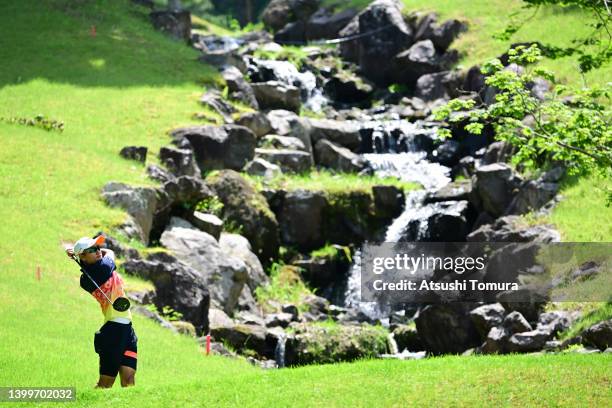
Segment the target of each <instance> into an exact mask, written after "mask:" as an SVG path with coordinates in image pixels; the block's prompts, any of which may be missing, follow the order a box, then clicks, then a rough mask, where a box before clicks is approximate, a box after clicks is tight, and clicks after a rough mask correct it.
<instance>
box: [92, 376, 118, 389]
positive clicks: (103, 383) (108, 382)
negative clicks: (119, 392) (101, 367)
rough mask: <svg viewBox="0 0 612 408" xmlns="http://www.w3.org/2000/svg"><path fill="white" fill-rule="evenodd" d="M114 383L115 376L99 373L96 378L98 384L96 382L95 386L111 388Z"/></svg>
mask: <svg viewBox="0 0 612 408" xmlns="http://www.w3.org/2000/svg"><path fill="white" fill-rule="evenodd" d="M114 383H115V377H111V376H109V375H102V374H100V379H99V380H98V384H96V388H111V387H112V386H113V384H114Z"/></svg>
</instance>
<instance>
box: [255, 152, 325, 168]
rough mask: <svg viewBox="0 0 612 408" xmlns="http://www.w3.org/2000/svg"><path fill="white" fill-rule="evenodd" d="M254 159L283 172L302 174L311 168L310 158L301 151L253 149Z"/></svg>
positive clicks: (308, 154)
mask: <svg viewBox="0 0 612 408" xmlns="http://www.w3.org/2000/svg"><path fill="white" fill-rule="evenodd" d="M255 154H256V157H258V158H261V159H264V160H266V161H268V162H270V163H274V164H276V165H278V166H279V167H280V168H281V170H282V171H283V172H292V173H304V172H306V171H308V169H310V167H311V166H312V163H313V161H312V156H311V155H310V153H308V152H305V151H303V150H292V149H255Z"/></svg>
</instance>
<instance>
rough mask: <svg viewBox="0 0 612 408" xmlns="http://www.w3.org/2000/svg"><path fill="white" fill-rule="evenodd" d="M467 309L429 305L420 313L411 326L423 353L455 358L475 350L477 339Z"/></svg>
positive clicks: (467, 307) (461, 304)
mask: <svg viewBox="0 0 612 408" xmlns="http://www.w3.org/2000/svg"><path fill="white" fill-rule="evenodd" d="M470 306H471V305H469V304H463V303H453V304H433V305H429V306H425V307H424V308H423V309H421V310H420V311H419V315H418V316H417V318H416V319H415V323H416V328H417V332H418V333H419V337H420V339H421V341H422V342H423V345H424V346H425V349H426V350H427V351H429V352H430V353H432V354H445V353H453V354H459V353H463V352H464V351H465V350H467V349H469V348H472V347H476V346H479V345H480V344H481V342H480V336H479V334H478V330H477V329H476V326H475V325H474V323H473V322H472V319H470V315H469V310H470ZM471 307H473V306H471Z"/></svg>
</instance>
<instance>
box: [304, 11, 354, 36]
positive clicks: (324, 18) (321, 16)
mask: <svg viewBox="0 0 612 408" xmlns="http://www.w3.org/2000/svg"><path fill="white" fill-rule="evenodd" d="M356 15H357V11H356V10H355V9H353V8H348V9H346V10H342V11H340V12H338V13H335V14H334V13H332V12H331V11H330V10H328V9H326V8H324V7H322V8H320V9H319V10H317V11H316V12H315V13H314V14H313V15H312V16H310V19H309V20H308V23H307V26H306V40H307V41H312V40H320V39H325V38H328V39H332V38H338V36H339V33H340V30H342V29H343V28H344V27H345V26H346V25H347V24H348V23H349V22H350V21H351V20H352V19H353V18H354V17H355V16H356Z"/></svg>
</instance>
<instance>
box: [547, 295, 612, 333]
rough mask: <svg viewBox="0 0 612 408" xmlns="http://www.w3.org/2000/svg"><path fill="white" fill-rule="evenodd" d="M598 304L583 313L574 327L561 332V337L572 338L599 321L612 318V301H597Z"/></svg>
mask: <svg viewBox="0 0 612 408" xmlns="http://www.w3.org/2000/svg"><path fill="white" fill-rule="evenodd" d="M596 305H597V307H596V308H595V309H593V310H591V311H589V312H587V313H585V314H584V315H582V316H581V317H580V318H579V319H578V321H577V322H576V323H575V324H574V325H572V327H570V328H569V329H568V330H566V331H564V332H563V333H561V334H559V336H558V337H559V339H561V340H565V339H569V338H572V337H574V336H577V335H579V334H580V333H582V331H583V330H585V329H587V328H589V327H591V326H592V325H594V324H596V323H598V322H601V321H603V320H609V319H612V303H610V302H608V303H597V304H596Z"/></svg>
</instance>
